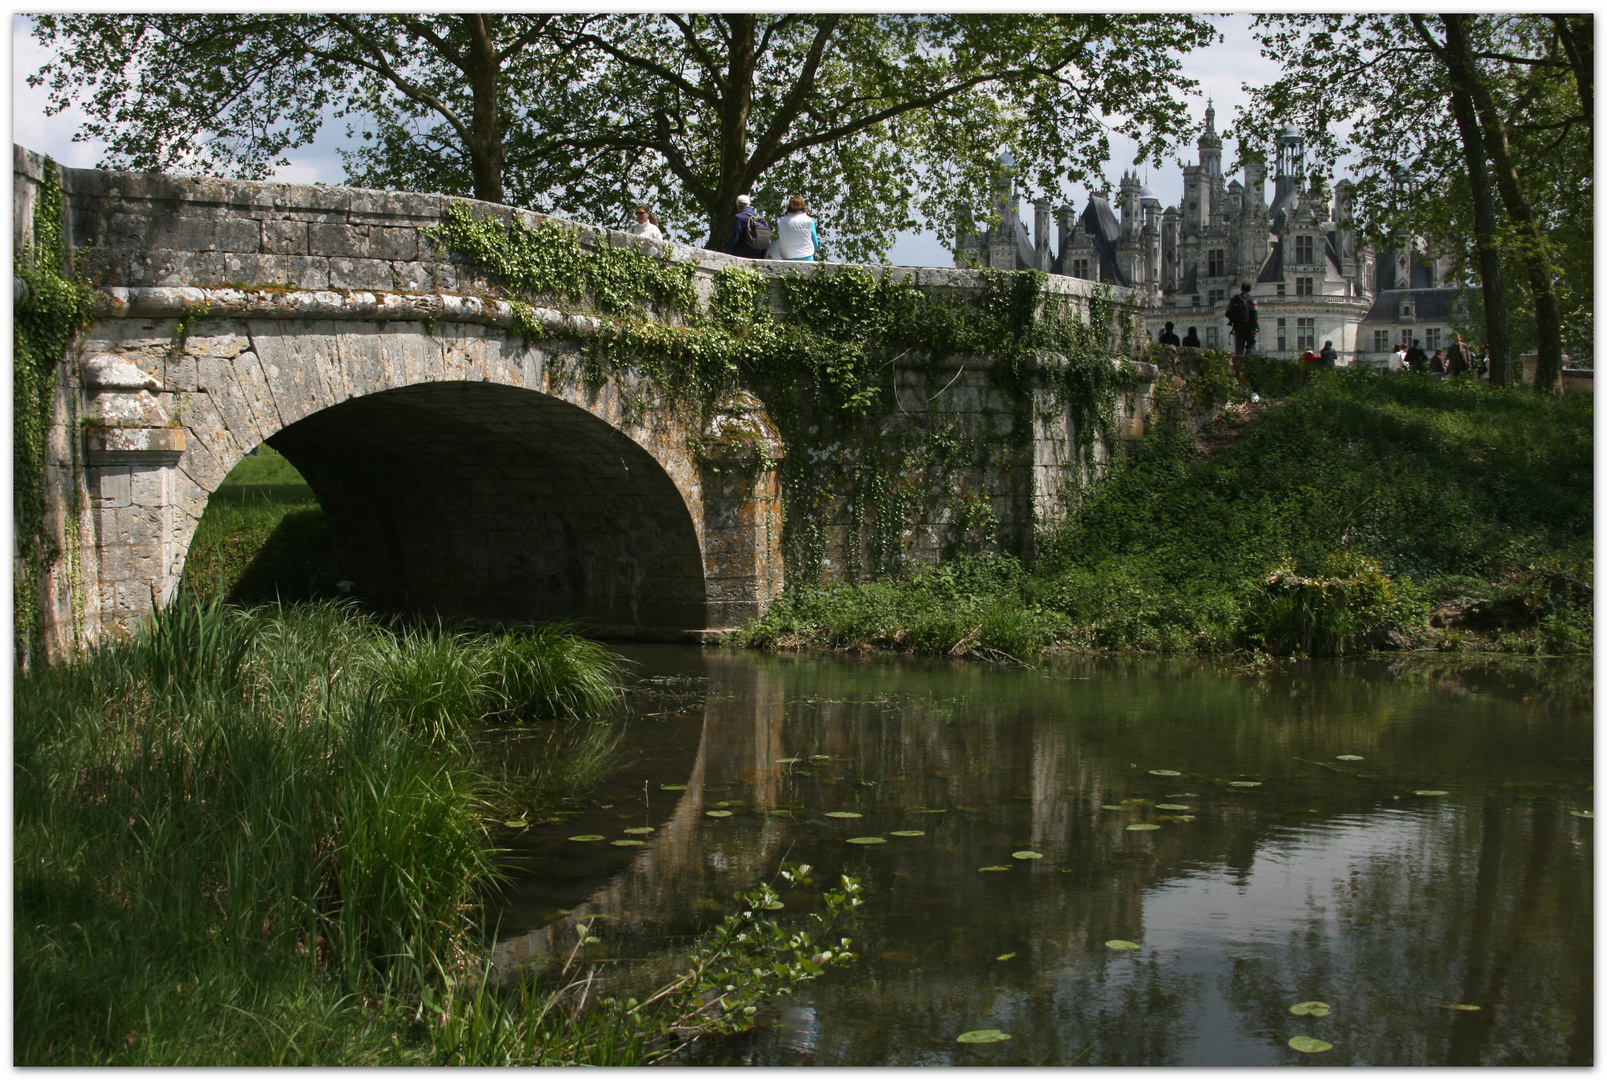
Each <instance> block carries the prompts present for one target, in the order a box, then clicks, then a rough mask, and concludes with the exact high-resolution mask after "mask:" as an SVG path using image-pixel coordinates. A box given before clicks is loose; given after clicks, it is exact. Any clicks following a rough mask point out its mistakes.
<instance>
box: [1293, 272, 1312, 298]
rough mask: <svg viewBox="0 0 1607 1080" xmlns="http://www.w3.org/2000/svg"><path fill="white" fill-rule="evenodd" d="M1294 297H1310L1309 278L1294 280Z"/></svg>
mask: <svg viewBox="0 0 1607 1080" xmlns="http://www.w3.org/2000/svg"><path fill="white" fill-rule="evenodd" d="M1295 295H1296V296H1310V295H1311V279H1310V278H1308V277H1297V278H1295Z"/></svg>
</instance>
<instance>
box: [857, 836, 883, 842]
mask: <svg viewBox="0 0 1607 1080" xmlns="http://www.w3.org/2000/svg"><path fill="white" fill-rule="evenodd" d="M848 842H849V843H850V844H885V843H887V838H886V837H885V836H850V837H849V838H848Z"/></svg>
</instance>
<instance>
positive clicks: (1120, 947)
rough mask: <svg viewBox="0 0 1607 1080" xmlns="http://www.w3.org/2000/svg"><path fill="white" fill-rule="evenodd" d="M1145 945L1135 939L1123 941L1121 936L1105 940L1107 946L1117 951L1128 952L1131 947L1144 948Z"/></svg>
mask: <svg viewBox="0 0 1607 1080" xmlns="http://www.w3.org/2000/svg"><path fill="white" fill-rule="evenodd" d="M1143 947H1144V946H1142V945H1140V944H1138V943H1137V942H1133V941H1123V940H1122V939H1121V938H1111V939H1110V940H1109V941H1107V942H1105V948H1107V949H1115V950H1116V951H1117V952H1127V951H1128V950H1130V949H1142V948H1143Z"/></svg>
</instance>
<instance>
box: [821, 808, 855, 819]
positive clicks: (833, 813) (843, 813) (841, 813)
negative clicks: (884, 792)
mask: <svg viewBox="0 0 1607 1080" xmlns="http://www.w3.org/2000/svg"><path fill="white" fill-rule="evenodd" d="M826 816H827V817H837V818H853V817H864V816H865V815H864V814H856V813H854V812H853V811H852V810H827V811H826Z"/></svg>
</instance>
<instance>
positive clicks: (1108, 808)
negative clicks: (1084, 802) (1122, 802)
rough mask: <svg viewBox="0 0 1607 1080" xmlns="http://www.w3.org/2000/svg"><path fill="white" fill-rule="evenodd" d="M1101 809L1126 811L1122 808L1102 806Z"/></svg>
mask: <svg viewBox="0 0 1607 1080" xmlns="http://www.w3.org/2000/svg"><path fill="white" fill-rule="evenodd" d="M1100 809H1101V810H1121V809H1124V808H1123V807H1120V806H1101V807H1100Z"/></svg>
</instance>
